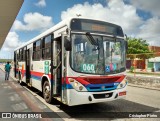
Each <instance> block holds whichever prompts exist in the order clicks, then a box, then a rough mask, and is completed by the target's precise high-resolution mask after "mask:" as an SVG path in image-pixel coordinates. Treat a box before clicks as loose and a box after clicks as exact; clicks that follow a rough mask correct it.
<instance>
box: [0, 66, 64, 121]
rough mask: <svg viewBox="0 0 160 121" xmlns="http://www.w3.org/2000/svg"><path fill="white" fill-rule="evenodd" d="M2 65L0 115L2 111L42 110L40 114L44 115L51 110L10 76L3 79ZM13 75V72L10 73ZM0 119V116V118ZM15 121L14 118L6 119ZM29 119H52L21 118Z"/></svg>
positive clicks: (0, 69) (0, 67) (42, 120)
mask: <svg viewBox="0 0 160 121" xmlns="http://www.w3.org/2000/svg"><path fill="white" fill-rule="evenodd" d="M3 70H4V68H3V66H0V117H1V113H2V112H8V113H12V112H13V113H29V112H30V113H32V112H35V113H36V112H37V113H38V112H42V115H45V116H46V117H47V116H48V114H47V113H46V112H53V111H52V110H50V109H49V108H48V107H47V106H46V105H44V104H43V103H42V102H41V101H40V100H38V99H37V98H36V97H35V96H34V95H32V94H31V93H30V92H29V91H27V90H26V89H25V88H23V87H22V86H21V85H20V84H19V83H17V81H15V80H13V79H12V78H11V77H10V78H9V80H8V81H5V73H4V71H3ZM11 75H12V76H13V73H11ZM53 115H55V116H56V117H57V119H54V120H57V121H62V119H61V118H60V117H59V116H58V115H57V114H56V113H54V112H53ZM0 120H1V118H0ZM7 120H8V121H10V120H12V121H13V120H15V121H17V120H18V118H15V119H7ZM23 120H24V121H25V120H30V121H39V120H40V121H46V120H48V121H52V119H49V118H38V119H32V118H31V119H23Z"/></svg>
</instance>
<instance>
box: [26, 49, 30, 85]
mask: <svg viewBox="0 0 160 121" xmlns="http://www.w3.org/2000/svg"><path fill="white" fill-rule="evenodd" d="M30 53H31V50H30V49H27V50H26V59H25V62H26V83H27V84H28V85H29V86H31V82H30V78H31V73H30V68H31V57H30Z"/></svg>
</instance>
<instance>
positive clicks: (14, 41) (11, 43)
mask: <svg viewBox="0 0 160 121" xmlns="http://www.w3.org/2000/svg"><path fill="white" fill-rule="evenodd" d="M21 44H23V42H21V41H20V40H19V35H18V34H17V33H16V32H9V33H8V35H7V37H6V40H5V42H4V44H3V47H2V51H13V50H14V49H15V48H16V47H18V46H20V45H21Z"/></svg>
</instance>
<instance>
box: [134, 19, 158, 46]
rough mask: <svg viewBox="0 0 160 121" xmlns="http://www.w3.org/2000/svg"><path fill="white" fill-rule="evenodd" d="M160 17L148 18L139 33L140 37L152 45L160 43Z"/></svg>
mask: <svg viewBox="0 0 160 121" xmlns="http://www.w3.org/2000/svg"><path fill="white" fill-rule="evenodd" d="M159 32H160V19H159V18H158V17H154V18H151V19H148V20H147V21H146V22H145V23H144V24H143V26H141V28H140V31H139V34H138V35H137V36H138V37H140V38H143V39H146V40H148V42H149V43H150V44H151V45H156V46H157V45H160V41H159V40H160V36H159Z"/></svg>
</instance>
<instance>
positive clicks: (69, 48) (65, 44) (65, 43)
mask: <svg viewBox="0 0 160 121" xmlns="http://www.w3.org/2000/svg"><path fill="white" fill-rule="evenodd" d="M64 47H65V49H66V51H71V50H72V46H71V41H69V40H68V39H67V37H65V38H64Z"/></svg>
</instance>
